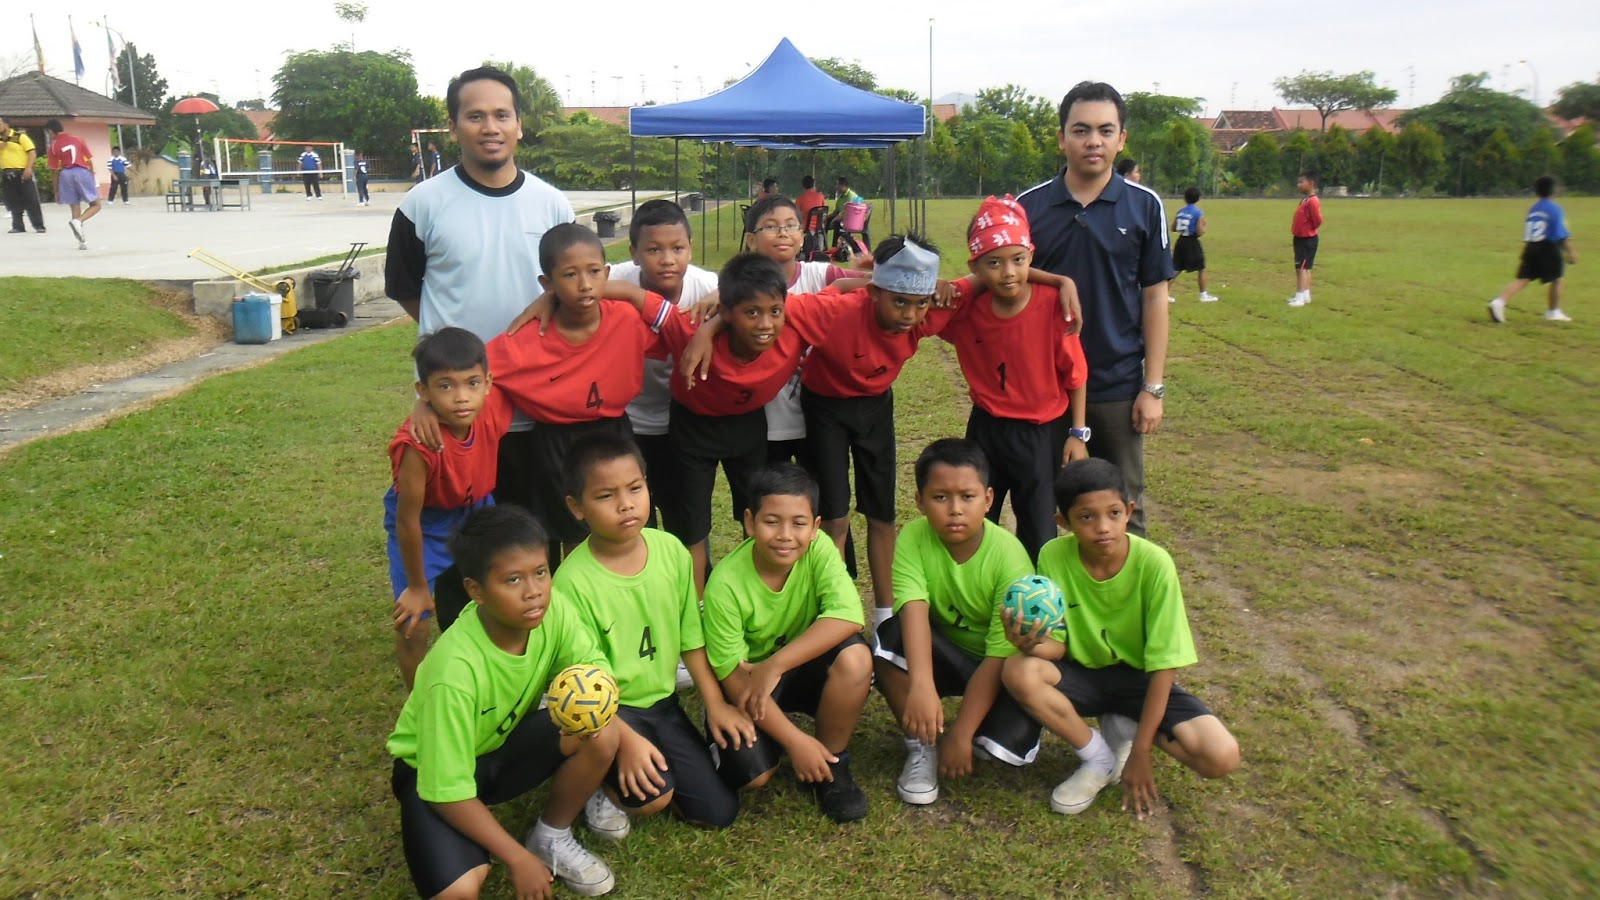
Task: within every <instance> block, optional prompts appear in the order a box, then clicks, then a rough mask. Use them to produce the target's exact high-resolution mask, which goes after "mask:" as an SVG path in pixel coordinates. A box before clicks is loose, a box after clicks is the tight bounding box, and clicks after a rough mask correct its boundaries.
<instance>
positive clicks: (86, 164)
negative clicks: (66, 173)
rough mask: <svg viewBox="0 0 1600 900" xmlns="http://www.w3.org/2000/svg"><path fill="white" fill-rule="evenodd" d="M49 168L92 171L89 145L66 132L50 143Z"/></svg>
mask: <svg viewBox="0 0 1600 900" xmlns="http://www.w3.org/2000/svg"><path fill="white" fill-rule="evenodd" d="M48 159H49V166H50V168H52V169H56V170H58V171H59V170H61V169H91V170H92V164H91V162H90V160H89V145H88V144H85V143H84V142H83V138H81V137H78V136H77V135H75V134H67V133H66V132H65V131H63V132H61V133H60V134H58V135H56V138H55V140H54V141H51V142H50V154H49V157H48Z"/></svg>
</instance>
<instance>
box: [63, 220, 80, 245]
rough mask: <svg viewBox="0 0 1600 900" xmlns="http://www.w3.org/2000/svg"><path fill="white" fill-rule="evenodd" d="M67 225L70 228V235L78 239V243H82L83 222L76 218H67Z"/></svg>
mask: <svg viewBox="0 0 1600 900" xmlns="http://www.w3.org/2000/svg"><path fill="white" fill-rule="evenodd" d="M67 227H68V228H71V229H72V236H73V237H75V238H77V239H78V243H79V244H82V243H83V223H82V222H79V221H78V220H77V219H68V220H67Z"/></svg>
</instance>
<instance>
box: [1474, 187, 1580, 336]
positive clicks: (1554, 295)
mask: <svg viewBox="0 0 1600 900" xmlns="http://www.w3.org/2000/svg"><path fill="white" fill-rule="evenodd" d="M1533 192H1534V193H1535V194H1538V195H1539V199H1538V200H1537V201H1535V203H1534V204H1533V206H1531V207H1529V209H1528V217H1527V218H1526V219H1524V220H1523V222H1522V262H1521V264H1520V265H1518V266H1517V278H1516V280H1515V281H1513V282H1511V283H1510V284H1508V285H1506V288H1505V290H1503V291H1501V292H1500V294H1499V295H1498V296H1497V297H1495V298H1494V299H1493V300H1490V301H1489V318H1490V319H1493V320H1494V321H1496V322H1504V321H1505V320H1506V304H1507V303H1508V302H1510V300H1511V298H1512V297H1515V296H1516V295H1517V292H1518V291H1520V290H1522V289H1523V288H1525V287H1527V286H1528V285H1529V283H1531V282H1532V281H1533V280H1534V279H1536V278H1537V279H1538V280H1540V281H1542V282H1544V283H1545V284H1548V285H1550V308H1549V309H1546V310H1545V313H1544V317H1545V318H1546V319H1547V320H1549V321H1551V322H1571V321H1572V317H1571V316H1569V315H1567V314H1566V313H1564V312H1562V311H1561V282H1562V279H1563V276H1564V275H1565V274H1566V266H1575V265H1577V264H1578V254H1577V253H1576V252H1575V251H1574V250H1573V249H1572V244H1571V242H1570V241H1569V240H1568V238H1570V237H1571V236H1572V235H1571V233H1570V232H1568V231H1567V217H1566V214H1565V213H1563V212H1562V211H1561V207H1560V206H1559V205H1557V204H1556V202H1555V201H1554V200H1551V199H1550V198H1551V197H1552V196H1554V195H1555V192H1556V179H1555V176H1554V175H1540V176H1539V177H1538V178H1536V179H1534V182H1533ZM1562 257H1565V258H1566V260H1565V261H1566V266H1564V265H1562Z"/></svg>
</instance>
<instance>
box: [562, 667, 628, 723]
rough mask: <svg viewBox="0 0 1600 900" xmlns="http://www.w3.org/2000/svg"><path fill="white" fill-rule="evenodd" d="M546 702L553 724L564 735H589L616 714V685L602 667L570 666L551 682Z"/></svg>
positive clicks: (609, 721)
mask: <svg viewBox="0 0 1600 900" xmlns="http://www.w3.org/2000/svg"><path fill="white" fill-rule="evenodd" d="M545 699H546V701H547V702H548V707H547V708H548V709H549V710H550V721H552V722H554V723H556V727H557V728H559V729H561V732H562V733H563V734H570V735H574V736H579V737H581V736H584V735H590V734H594V733H595V732H598V731H599V730H600V729H602V728H604V727H606V726H607V725H609V724H611V718H612V717H613V716H615V715H616V714H617V682H616V680H615V679H613V678H612V677H611V673H610V672H607V671H606V670H605V669H602V668H600V667H599V666H585V665H576V666H568V667H566V668H565V669H562V670H561V672H560V673H559V674H557V675H556V677H555V680H554V681H551V682H550V691H549V693H548V694H546V695H545Z"/></svg>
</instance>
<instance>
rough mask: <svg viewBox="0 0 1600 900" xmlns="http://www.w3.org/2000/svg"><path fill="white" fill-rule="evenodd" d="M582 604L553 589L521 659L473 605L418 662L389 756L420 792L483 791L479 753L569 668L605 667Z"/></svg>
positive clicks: (456, 795) (460, 795)
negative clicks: (493, 635) (493, 634)
mask: <svg viewBox="0 0 1600 900" xmlns="http://www.w3.org/2000/svg"><path fill="white" fill-rule="evenodd" d="M576 605H577V604H575V603H573V602H572V600H571V599H570V598H569V597H567V596H566V595H565V594H563V593H562V592H561V591H559V590H557V589H556V588H555V587H553V586H552V587H551V589H550V607H549V609H547V610H546V611H545V614H544V619H543V621H541V622H540V623H539V625H538V627H536V628H534V629H533V630H532V631H530V632H528V647H527V649H526V650H524V651H523V653H522V655H521V656H513V655H511V654H510V653H507V652H505V651H504V650H501V649H500V648H499V647H497V646H495V644H494V641H491V640H490V639H489V635H488V634H487V633H485V632H484V630H483V620H482V619H480V618H478V608H477V606H476V605H469V606H468V607H467V608H466V610H464V611H463V612H462V613H461V617H460V618H458V619H456V621H455V624H454V625H451V626H450V628H449V629H448V630H446V631H445V633H444V634H443V635H441V636H440V637H439V640H438V642H437V643H435V644H434V645H433V649H432V650H430V651H428V655H427V657H426V658H425V659H423V661H422V665H421V666H418V667H417V681H416V687H415V688H414V689H413V690H412V691H411V696H410V697H407V698H406V705H405V706H404V707H403V708H402V709H401V710H400V720H399V721H398V722H396V723H395V726H394V733H393V734H391V735H389V754H390V755H391V756H393V757H395V758H396V759H399V760H402V761H404V762H405V763H406V764H407V765H409V766H411V767H412V768H414V769H416V770H417V796H419V797H421V798H422V799H424V800H426V801H428V802H429V803H454V802H456V801H458V800H470V799H472V798H473V797H476V796H478V785H477V780H476V778H475V775H476V772H477V760H478V757H480V756H482V755H484V754H485V753H489V752H490V751H492V750H494V749H496V748H498V747H499V746H500V745H501V744H503V743H505V740H506V735H508V734H510V733H511V729H512V728H514V727H515V726H516V725H517V724H518V723H519V722H521V721H522V717H523V716H526V715H531V714H532V715H543V713H538V712H537V709H538V707H539V705H540V702H541V701H542V700H544V694H545V691H546V690H547V689H548V688H549V685H550V681H551V679H553V678H555V676H556V674H557V673H558V672H560V671H561V670H562V669H565V668H566V667H567V666H572V665H578V664H583V665H594V666H604V665H605V658H604V657H602V656H601V655H600V648H599V647H597V646H595V642H594V637H593V636H592V635H590V633H589V629H588V628H586V627H585V626H584V624H583V622H582V621H581V620H580V619H579V618H578V612H577V609H576Z"/></svg>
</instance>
